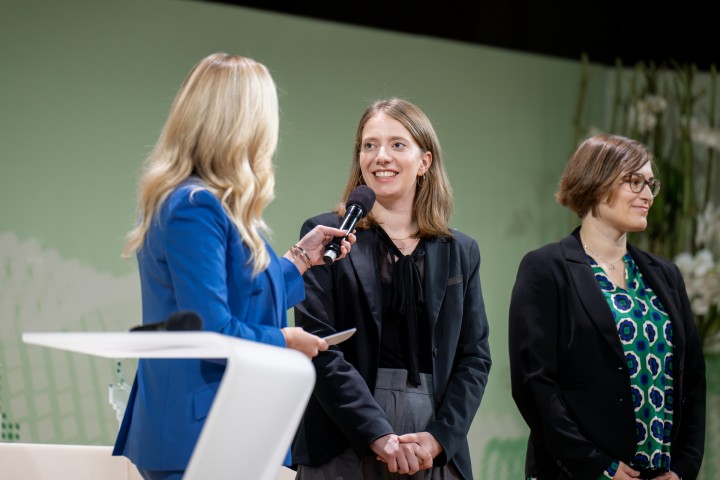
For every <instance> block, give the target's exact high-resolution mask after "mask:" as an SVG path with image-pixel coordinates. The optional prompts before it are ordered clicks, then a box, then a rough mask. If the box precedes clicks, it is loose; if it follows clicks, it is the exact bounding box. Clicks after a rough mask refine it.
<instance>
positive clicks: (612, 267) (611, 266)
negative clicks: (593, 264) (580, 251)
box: [583, 243, 627, 270]
mask: <svg viewBox="0 0 720 480" xmlns="http://www.w3.org/2000/svg"><path fill="white" fill-rule="evenodd" d="M583 248H584V249H585V250H587V251H588V252H590V253H591V254H592V255H593V256H594V257H596V258H597V259H598V260H602V261H603V263H604V264H605V265H609V266H610V270H615V264H616V263H618V262H619V261H620V260H622V259H623V258H625V253H623V255H622V257H620V258H618V259H617V260H615V261H614V262H609V261H607V260H605V259H604V258H603V257H601V256H600V255H598V254H597V252H594V251H593V250H591V249H590V248H589V247H588V246H587V245H586V244H584V243H583ZM626 253H627V252H626Z"/></svg>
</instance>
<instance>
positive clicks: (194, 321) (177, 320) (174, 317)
mask: <svg viewBox="0 0 720 480" xmlns="http://www.w3.org/2000/svg"><path fill="white" fill-rule="evenodd" d="M165 326H166V327H165V329H166V330H167V331H168V332H172V331H178V330H202V327H203V321H202V318H200V315H198V314H197V313H195V312H191V311H189V310H178V311H177V312H173V313H172V314H170V315H169V316H168V318H167V320H165Z"/></svg>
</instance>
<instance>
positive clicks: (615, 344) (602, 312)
mask: <svg viewBox="0 0 720 480" xmlns="http://www.w3.org/2000/svg"><path fill="white" fill-rule="evenodd" d="M560 246H561V248H562V251H563V255H564V256H565V263H566V264H567V268H568V270H569V272H570V278H571V279H572V282H573V283H574V285H575V290H576V291H577V293H578V296H579V297H580V301H581V302H582V304H583V306H584V307H585V311H586V312H587V314H588V317H589V318H590V320H591V321H592V322H593V323H594V324H595V326H596V328H597V329H598V332H600V335H601V336H602V337H603V338H604V339H605V341H606V342H607V343H608V345H609V346H610V348H611V349H612V350H613V352H614V353H615V355H617V356H618V358H620V359H621V360H622V361H623V362H624V361H625V354H624V353H623V349H622V344H621V343H620V338H619V337H618V333H617V327H616V326H615V319H614V318H613V314H612V310H610V306H608V304H607V301H606V300H605V295H603V293H602V290H601V289H600V285H598V282H597V280H596V279H595V275H594V274H593V271H592V267H590V264H589V263H588V261H587V254H586V253H585V250H584V249H583V247H582V242H581V241H580V227H577V228H576V229H575V230H574V231H573V232H572V233H571V234H570V235H568V236H567V237H565V238H564V239H562V240H561V241H560Z"/></svg>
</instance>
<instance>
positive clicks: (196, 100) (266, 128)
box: [123, 53, 279, 275]
mask: <svg viewBox="0 0 720 480" xmlns="http://www.w3.org/2000/svg"><path fill="white" fill-rule="evenodd" d="M278 130H279V113H278V98H277V88H276V85H275V82H274V81H273V79H272V76H271V75H270V72H269V71H268V69H267V68H266V67H265V66H264V65H262V64H260V63H258V62H256V61H255V60H253V59H251V58H247V57H242V56H238V55H229V54H226V53H214V54H212V55H209V56H207V57H205V58H204V59H202V60H201V61H200V62H198V63H197V64H196V65H195V66H194V67H193V68H192V70H190V72H189V73H188V74H187V76H186V77H185V79H184V80H183V83H182V85H181V87H180V90H179V91H178V93H177V96H176V97H175V100H174V101H173V104H172V107H171V109H170V114H169V115H168V118H167V120H166V122H165V126H164V127H163V130H162V132H161V134H160V137H159V138H158V141H157V143H156V144H155V147H154V149H153V150H152V152H151V153H150V155H149V156H148V157H147V159H146V161H145V164H144V172H143V174H142V176H141V178H140V181H139V185H138V197H137V213H138V216H139V223H138V224H137V226H136V227H135V228H134V229H132V230H131V231H130V232H129V233H128V241H127V244H126V245H125V249H124V251H123V254H124V255H125V256H130V255H132V254H133V253H135V252H137V251H138V250H139V249H140V248H142V246H143V243H144V241H145V238H146V236H147V233H148V230H149V229H150V226H151V224H152V221H153V217H154V216H155V215H156V214H157V212H158V211H159V209H160V207H161V205H162V203H163V201H164V200H165V199H166V198H167V197H168V195H169V194H170V193H171V192H172V191H173V189H175V188H176V187H177V186H178V185H180V184H181V183H182V182H183V181H185V180H186V179H187V178H188V177H190V176H191V175H197V176H198V177H199V178H200V179H201V180H202V183H203V186H202V187H201V188H205V189H207V190H208V191H210V192H211V193H213V194H214V195H215V196H216V197H217V198H218V199H219V200H220V202H221V204H222V206H223V208H224V209H225V212H226V213H227V215H228V217H229V218H230V220H231V221H232V222H233V223H234V224H235V226H236V227H237V229H238V231H239V232H240V236H241V237H242V239H243V242H244V243H245V244H246V245H247V247H248V248H249V249H250V262H252V267H253V273H254V274H255V275H256V274H257V273H259V272H261V271H263V270H264V269H265V268H267V266H268V263H269V262H270V257H269V254H268V252H267V249H266V247H265V242H264V240H263V238H262V236H261V232H267V231H268V228H267V225H266V224H265V222H264V221H263V219H262V213H263V210H264V209H265V207H266V206H267V205H268V204H269V203H270V202H271V201H272V200H273V198H274V188H275V172H274V165H273V162H272V157H273V155H274V154H275V150H276V148H277V142H278Z"/></svg>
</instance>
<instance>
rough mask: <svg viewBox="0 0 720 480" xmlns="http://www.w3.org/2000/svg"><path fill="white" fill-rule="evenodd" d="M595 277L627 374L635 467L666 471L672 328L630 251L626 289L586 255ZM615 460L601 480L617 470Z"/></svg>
mask: <svg viewBox="0 0 720 480" xmlns="http://www.w3.org/2000/svg"><path fill="white" fill-rule="evenodd" d="M588 261H589V262H590V266H591V267H592V269H593V273H594V275H595V279H596V280H597V282H598V284H599V285H600V289H601V290H602V292H603V294H604V295H605V300H607V303H608V305H609V306H610V310H612V313H613V317H614V318H615V325H616V327H617V332H618V336H619V337H620V342H621V343H622V347H623V352H624V353H625V359H626V361H627V365H628V368H629V371H630V390H631V396H632V402H633V407H634V409H635V435H636V440H637V448H636V451H635V458H634V459H633V461H632V463H633V465H636V466H640V467H660V468H666V469H670V438H671V433H672V423H673V329H672V323H671V322H670V317H669V316H668V314H667V312H666V311H665V308H664V307H663V306H662V304H661V303H660V300H659V299H658V298H657V296H655V294H654V293H653V291H652V289H651V288H650V287H649V286H648V285H647V284H646V283H645V280H644V279H643V276H642V274H641V273H640V270H639V269H638V267H637V265H636V264H635V261H634V260H633V258H632V256H631V255H630V253H629V252H628V253H626V254H625V256H624V257H623V261H624V265H625V281H626V282H625V283H626V285H627V288H626V289H623V288H622V287H620V286H619V285H615V284H614V283H613V282H612V281H611V280H610V278H608V276H607V274H606V273H605V271H604V270H603V269H602V268H601V267H600V266H599V265H598V264H597V262H596V261H595V260H594V259H593V258H592V257H590V256H589V255H588ZM618 464H619V463H618V461H617V460H616V461H614V462H613V463H612V465H610V466H609V467H608V468H607V470H606V471H605V472H604V474H603V475H602V476H601V477H600V478H612V477H613V476H614V475H615V473H616V472H617V468H618Z"/></svg>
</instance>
